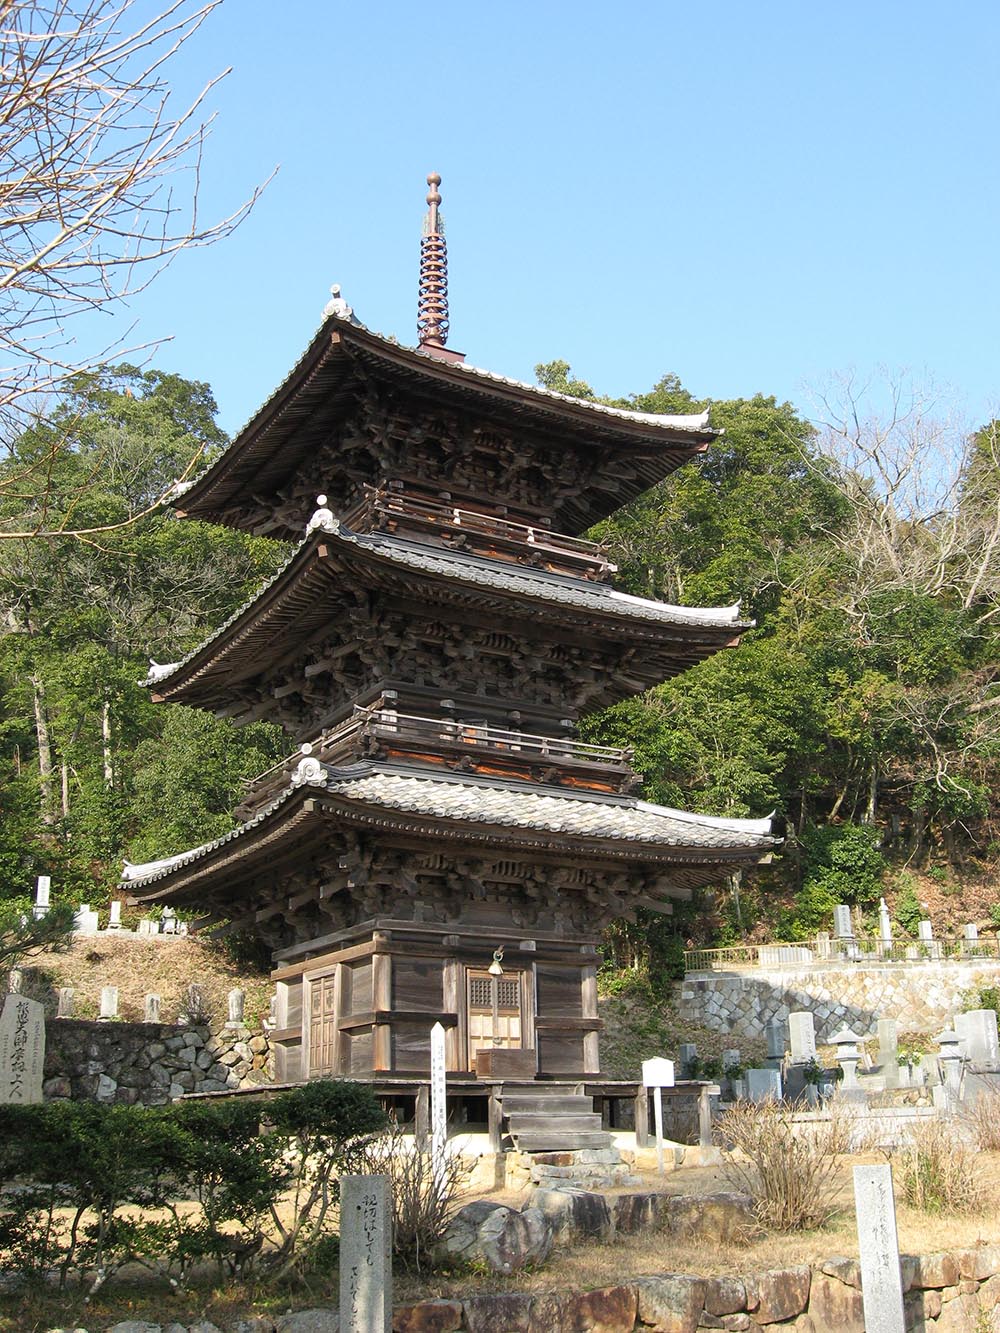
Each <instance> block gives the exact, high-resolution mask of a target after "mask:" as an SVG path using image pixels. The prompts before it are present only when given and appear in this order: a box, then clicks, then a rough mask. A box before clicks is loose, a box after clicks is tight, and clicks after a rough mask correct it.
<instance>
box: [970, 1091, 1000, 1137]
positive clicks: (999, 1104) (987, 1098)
mask: <svg viewBox="0 0 1000 1333" xmlns="http://www.w3.org/2000/svg"><path fill="white" fill-rule="evenodd" d="M962 1118H963V1120H964V1121H965V1124H966V1126H967V1127H968V1129H969V1132H970V1133H971V1135H972V1138H973V1140H974V1141H975V1144H976V1147H977V1148H981V1149H982V1150H983V1152H1000V1092H997V1091H996V1090H995V1089H992V1088H990V1089H987V1088H983V1089H982V1090H981V1091H980V1093H979V1096H978V1097H977V1098H976V1100H975V1101H974V1102H973V1103H972V1104H971V1105H970V1106H967V1107H966V1109H965V1111H964V1112H963V1117H962Z"/></svg>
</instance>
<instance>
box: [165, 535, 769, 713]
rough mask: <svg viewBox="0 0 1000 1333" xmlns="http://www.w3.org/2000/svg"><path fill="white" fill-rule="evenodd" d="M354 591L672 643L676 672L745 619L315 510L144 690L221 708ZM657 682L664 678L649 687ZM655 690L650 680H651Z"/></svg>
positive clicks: (735, 609)
mask: <svg viewBox="0 0 1000 1333" xmlns="http://www.w3.org/2000/svg"><path fill="white" fill-rule="evenodd" d="M345 576H348V579H350V580H353V581H354V586H362V587H371V586H377V587H382V588H388V589H390V590H396V591H403V592H405V593H407V594H408V595H410V596H412V594H413V590H414V587H415V586H417V587H419V588H420V590H421V593H422V594H424V595H427V594H431V595H433V594H434V593H437V594H438V598H439V600H440V601H443V602H447V603H455V602H461V601H464V602H465V603H466V604H472V605H474V606H479V607H485V608H493V607H496V605H497V603H498V601H500V602H501V603H505V604H506V609H507V611H508V613H509V604H510V602H511V601H512V600H517V601H520V602H522V603H528V604H529V606H530V612H531V614H532V616H541V615H544V616H546V618H547V619H550V620H555V621H557V622H561V623H564V624H569V625H571V626H573V627H580V626H581V625H586V627H587V628H588V630H590V631H592V632H594V633H595V634H601V633H603V634H606V635H610V636H612V637H614V638H620V637H621V636H622V635H623V634H627V635H628V636H630V637H634V638H637V639H638V638H641V639H643V640H644V641H647V642H652V643H654V644H658V643H669V644H672V645H675V647H674V648H673V649H672V653H673V655H675V656H676V657H677V658H678V662H677V664H676V668H675V669H676V670H678V671H679V670H682V669H684V668H686V667H688V666H691V665H693V664H694V663H695V662H697V661H700V660H701V659H702V658H705V657H708V656H710V655H711V654H713V653H715V652H717V651H718V650H719V649H720V648H723V647H728V646H731V645H732V644H733V643H734V642H735V641H736V638H737V637H738V636H739V634H740V633H741V632H742V631H744V630H746V629H749V628H751V627H752V622H746V621H741V620H740V619H739V613H740V607H739V604H738V603H737V604H735V605H733V606H727V607H717V608H710V607H687V606H672V605H670V604H668V603H665V602H654V601H650V600H648V599H646V598H642V597H632V596H630V595H629V594H627V593H622V592H618V591H616V590H615V589H614V588H611V587H609V586H608V585H606V584H601V583H595V582H592V581H590V580H587V579H582V578H574V577H573V576H571V575H564V574H553V573H549V572H548V571H546V570H536V569H531V568H526V567H524V566H520V565H514V564H509V563H507V562H504V561H501V560H494V559H490V558H487V557H480V556H470V555H465V554H463V553H461V552H456V551H450V550H448V549H446V548H443V547H437V546H430V545H425V544H423V543H420V542H415V541H412V540H408V539H405V538H401V537H394V536H387V535H385V534H384V533H377V532H375V533H355V532H352V531H351V530H350V529H349V528H347V527H345V526H344V524H343V523H341V522H339V521H338V520H337V519H335V518H334V517H333V515H332V514H331V513H330V512H329V511H328V510H319V511H318V512H317V514H316V515H314V517H313V519H312V522H311V523H310V530H309V532H308V535H307V536H306V538H305V540H304V541H303V542H302V543H301V544H300V545H299V547H298V548H297V549H296V550H295V551H294V552H293V554H292V555H291V556H290V557H289V559H288V560H287V561H286V562H285V564H284V565H283V566H282V568H281V569H279V570H278V572H277V573H276V574H275V575H274V576H273V577H272V578H271V579H270V580H269V581H268V582H267V583H265V584H264V586H263V587H262V588H261V589H260V591H259V592H257V593H256V595H255V596H254V597H253V598H252V599H251V600H250V601H249V602H247V603H246V604H245V605H244V606H243V607H242V608H240V609H239V610H238V611H236V612H235V614H234V615H232V616H231V617H230V618H229V619H228V620H227V621H226V622H225V623H224V624H223V625H221V626H220V627H219V629H217V630H216V631H215V633H214V634H213V635H212V636H211V637H210V638H209V639H207V640H206V641H205V642H204V643H203V644H201V645H200V646H199V647H197V648H195V649H194V650H193V651H192V652H190V653H188V654H187V655H186V656H185V657H183V658H182V659H181V660H180V661H178V662H173V663H169V664H165V665H157V664H153V665H152V667H151V670H150V673H149V676H148V677H147V679H146V684H147V685H149V686H154V687H155V689H156V694H157V697H158V698H161V699H168V700H179V701H183V702H192V703H195V704H196V705H198V706H201V707H216V706H221V705H222V704H224V703H225V702H226V700H227V691H228V690H229V688H230V687H231V686H232V684H233V683H234V682H237V681H241V680H245V679H249V678H251V677H253V676H255V675H257V674H258V673H259V672H260V670H261V669H262V663H265V662H266V661H267V660H268V659H269V657H270V656H272V655H280V656H282V657H283V658H285V657H287V656H288V654H289V652H290V651H292V650H293V649H294V648H295V647H296V646H302V645H304V644H305V643H306V642H307V641H308V640H309V639H310V638H311V637H313V636H314V635H315V634H316V633H318V632H320V631H321V630H322V629H323V628H324V627H325V626H327V625H329V624H330V619H331V617H330V600H331V597H338V596H341V595H343V591H344V589H345V587H346V586H347V581H346V580H345ZM659 679H663V675H662V674H661V675H660V676H658V677H657V680H659ZM650 683H651V684H652V683H655V682H654V681H651V682H650Z"/></svg>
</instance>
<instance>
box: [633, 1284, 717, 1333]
mask: <svg viewBox="0 0 1000 1333" xmlns="http://www.w3.org/2000/svg"><path fill="white" fill-rule="evenodd" d="M636 1287H637V1288H638V1295H639V1319H640V1321H641V1322H642V1324H643V1325H647V1326H648V1327H649V1328H651V1329H655V1330H656V1333H695V1329H697V1327H698V1320H699V1318H700V1316H701V1313H702V1310H703V1309H704V1307H705V1279H704V1278H700V1277H688V1276H687V1274H683V1273H677V1274H669V1275H665V1276H663V1277H643V1278H639V1279H638V1281H637V1283H636Z"/></svg>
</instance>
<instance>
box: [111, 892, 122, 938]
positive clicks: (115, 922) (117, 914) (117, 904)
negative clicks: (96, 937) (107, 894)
mask: <svg viewBox="0 0 1000 1333" xmlns="http://www.w3.org/2000/svg"><path fill="white" fill-rule="evenodd" d="M121 928H122V904H121V899H120V898H116V899H115V900H114V902H113V903H112V904H111V914H110V916H109V917H108V930H121Z"/></svg>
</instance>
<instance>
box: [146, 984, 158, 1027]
mask: <svg viewBox="0 0 1000 1333" xmlns="http://www.w3.org/2000/svg"><path fill="white" fill-rule="evenodd" d="M142 1021H143V1022H144V1023H158V1022H159V1021H160V997H159V996H158V995H157V994H156V992H155V991H150V992H149V994H148V995H147V996H146V1002H145V1004H144V1005H143V1012H142Z"/></svg>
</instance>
